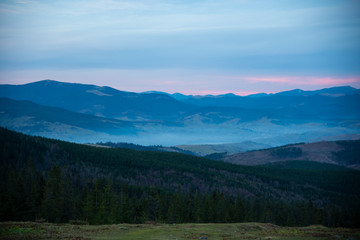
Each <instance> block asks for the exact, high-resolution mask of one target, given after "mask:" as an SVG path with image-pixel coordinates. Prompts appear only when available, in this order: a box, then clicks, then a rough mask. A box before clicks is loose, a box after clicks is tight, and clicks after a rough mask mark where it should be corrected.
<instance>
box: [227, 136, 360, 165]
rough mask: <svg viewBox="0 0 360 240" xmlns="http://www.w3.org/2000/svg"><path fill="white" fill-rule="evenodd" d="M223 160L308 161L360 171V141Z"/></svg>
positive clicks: (310, 145) (293, 147)
mask: <svg viewBox="0 0 360 240" xmlns="http://www.w3.org/2000/svg"><path fill="white" fill-rule="evenodd" d="M223 160H224V161H225V162H230V163H234V164H241V165H262V164H268V163H274V162H280V161H295V160H307V161H314V162H321V163H330V164H336V165H341V166H346V167H350V168H355V169H360V140H352V141H350V140H349V141H332V142H315V143H308V144H304V143H301V144H292V145H288V146H282V147H277V148H270V149H264V150H258V151H250V152H246V153H239V154H234V155H229V156H225V157H224V158H223Z"/></svg>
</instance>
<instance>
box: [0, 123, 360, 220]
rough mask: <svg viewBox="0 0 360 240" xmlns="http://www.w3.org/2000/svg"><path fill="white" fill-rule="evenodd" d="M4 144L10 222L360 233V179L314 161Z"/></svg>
mask: <svg viewBox="0 0 360 240" xmlns="http://www.w3.org/2000/svg"><path fill="white" fill-rule="evenodd" d="M0 136H1V137H0V159H1V162H0V164H1V165H0V171H1V172H0V178H1V181H0V220H1V221H8V220H14V221H35V220H37V221H44V220H45V221H49V222H55V223H58V222H73V223H76V222H82V223H89V224H111V223H146V222H160V223H186V222H197V223H210V222H211V223H213V222H222V223H227V222H244V221H251V222H252V221H254V222H269V223H274V224H278V225H285V226H305V225H310V224H323V225H325V226H330V227H335V226H344V227H360V172H359V171H355V170H349V169H346V168H342V167H335V166H333V165H326V164H320V163H310V162H306V163H305V162H304V163H303V166H300V167H298V168H297V167H294V166H293V165H292V166H291V167H289V168H286V164H285V165H284V164H282V166H281V168H277V167H276V166H240V165H233V164H229V163H224V162H220V161H214V160H208V159H204V158H199V157H195V156H189V155H185V154H179V153H168V152H152V151H137V150H131V149H119V148H116V149H115V148H101V147H92V146H86V145H81V144H74V143H68V142H63V141H58V140H51V139H46V138H41V137H32V136H27V135H23V134H20V133H16V132H13V131H9V130H7V129H4V128H1V129H0ZM301 164H302V162H299V164H298V165H301ZM319 164H320V165H321V167H319ZM290 165H291V164H290Z"/></svg>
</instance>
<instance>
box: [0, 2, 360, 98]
mask: <svg viewBox="0 0 360 240" xmlns="http://www.w3.org/2000/svg"><path fill="white" fill-rule="evenodd" d="M43 79H53V80H57V81H63V82H77V83H88V84H96V85H100V86H111V87H114V88H117V89H119V90H125V91H133V92H142V91H150V90H157V91H165V92H169V93H174V92H181V93H184V94H200V95H203V94H223V93H229V92H232V93H235V94H239V95H247V94H252V93H258V92H266V93H269V92H279V91H284V90H290V89H295V88H301V89H304V90H314V89H320V88H326V87H333V86H343V85H350V86H353V87H356V88H360V1H358V0H353V1H350V0H316V1H314V0H302V1H295V0H294V1H289V0H276V1H275V0H262V1H260V0H224V1H218V0H168V1H164V0H136V1H135V0H130V1H123V0H97V1H95V0H52V1H48V0H2V1H0V84H24V83H28V82H34V81H39V80H43Z"/></svg>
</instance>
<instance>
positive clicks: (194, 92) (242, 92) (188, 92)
mask: <svg viewBox="0 0 360 240" xmlns="http://www.w3.org/2000/svg"><path fill="white" fill-rule="evenodd" d="M183 93H184V91H183ZM227 93H233V94H235V95H239V96H247V95H251V94H256V93H258V92H255V91H232V90H222V91H212V90H200V91H196V90H195V91H186V94H187V95H201V96H203V95H222V94H227Z"/></svg>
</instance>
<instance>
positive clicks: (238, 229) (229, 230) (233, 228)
mask: <svg viewBox="0 0 360 240" xmlns="http://www.w3.org/2000/svg"><path fill="white" fill-rule="evenodd" d="M0 239H73V240H75V239H76V240H83V239H84V240H85V239H98V240H100V239H104V240H105V239H113V240H115V239H124V240H127V239H134V240H135V239H137V240H145V239H146V240H147V239H208V240H210V239H214V240H215V239H219V240H226V239H227V240H231V239H271V240H275V239H304V240H305V239H338V240H342V239H344V240H355V239H360V229H348V228H327V227H323V226H309V227H280V226H276V225H273V224H265V223H229V224H211V223H210V224H114V225H99V226H95V225H73V224H52V223H35V222H3V223H0Z"/></svg>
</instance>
